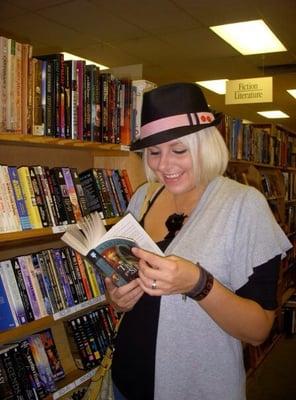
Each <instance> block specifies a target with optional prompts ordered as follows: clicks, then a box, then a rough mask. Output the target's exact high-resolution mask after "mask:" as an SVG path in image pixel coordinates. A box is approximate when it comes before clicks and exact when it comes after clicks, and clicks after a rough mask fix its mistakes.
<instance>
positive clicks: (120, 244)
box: [61, 213, 163, 286]
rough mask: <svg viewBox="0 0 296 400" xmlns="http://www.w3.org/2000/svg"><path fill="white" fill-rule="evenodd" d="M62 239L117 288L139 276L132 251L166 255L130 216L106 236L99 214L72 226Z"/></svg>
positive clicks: (117, 224)
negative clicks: (140, 250)
mask: <svg viewBox="0 0 296 400" xmlns="http://www.w3.org/2000/svg"><path fill="white" fill-rule="evenodd" d="M61 239H62V240H63V241H64V242H65V243H67V244H68V245H69V246H71V247H73V248H74V249H75V250H76V251H77V252H78V253H80V254H82V255H83V256H85V257H86V258H87V259H88V260H89V261H90V262H91V263H92V264H93V265H94V266H96V267H97V268H98V269H99V270H100V271H101V272H102V273H103V275H104V276H108V277H110V278H111V279H112V280H113V282H114V284H116V285H117V286H121V285H124V284H126V283H128V282H130V281H131V280H132V279H134V278H136V277H137V276H138V268H137V265H138V260H137V258H136V257H135V256H134V255H133V254H132V252H131V248H132V247H141V248H143V249H145V250H148V251H152V252H154V253H156V254H160V255H163V253H162V252H161V250H160V249H159V247H158V246H157V245H156V243H155V242H154V241H153V240H152V239H151V237H150V236H149V235H148V234H147V233H146V232H145V230H144V229H143V228H142V226H141V225H140V224H139V223H138V222H137V221H136V219H135V218H134V217H133V216H132V215H131V214H130V213H129V214H127V215H125V216H124V217H123V218H122V219H121V220H120V221H119V222H118V223H116V224H115V225H113V226H112V228H110V229H109V230H108V231H107V232H106V228H105V226H104V223H103V221H102V219H101V218H100V216H99V214H98V213H92V214H90V215H89V216H87V217H85V218H84V219H83V220H82V221H80V222H79V224H77V226H69V227H68V229H67V230H66V232H65V233H64V235H63V236H62V238H61Z"/></svg>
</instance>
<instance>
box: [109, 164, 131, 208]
mask: <svg viewBox="0 0 296 400" xmlns="http://www.w3.org/2000/svg"><path fill="white" fill-rule="evenodd" d="M111 174H112V179H113V182H114V186H115V188H116V193H117V195H118V199H119V201H120V206H121V210H122V215H123V214H124V213H125V211H126V209H127V206H128V199H127V198H126V195H125V191H124V188H123V186H122V182H121V178H120V174H119V171H118V170H116V169H112V171H111Z"/></svg>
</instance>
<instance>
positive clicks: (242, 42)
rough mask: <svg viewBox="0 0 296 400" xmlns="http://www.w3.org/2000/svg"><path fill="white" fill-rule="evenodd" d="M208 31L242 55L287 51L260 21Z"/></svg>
mask: <svg viewBox="0 0 296 400" xmlns="http://www.w3.org/2000/svg"><path fill="white" fill-rule="evenodd" d="M210 29H211V30H212V31H213V32H215V33H216V34H217V35H218V36H220V37H221V38H222V39H223V40H225V41H226V42H227V43H229V44H230V45H231V46H232V47H234V48H235V49H236V50H237V51H239V52H240V53H241V54H243V55H248V54H263V53H276V52H279V51H287V49H286V48H285V46H284V45H283V44H282V43H281V42H280V41H279V39H278V38H277V37H276V36H275V35H274V33H273V32H272V31H271V30H270V29H269V28H268V26H267V25H266V24H265V22H264V21H263V20H262V19H258V20H254V21H245V22H237V23H234V24H226V25H217V26H210Z"/></svg>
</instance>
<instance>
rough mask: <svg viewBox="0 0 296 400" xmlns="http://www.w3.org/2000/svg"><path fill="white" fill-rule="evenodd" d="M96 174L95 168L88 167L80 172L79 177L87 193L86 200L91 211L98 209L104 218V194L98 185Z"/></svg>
mask: <svg viewBox="0 0 296 400" xmlns="http://www.w3.org/2000/svg"><path fill="white" fill-rule="evenodd" d="M95 174H96V172H95V170H94V169H88V170H86V171H83V172H81V173H80V174H79V179H80V182H81V186H82V189H83V192H84V194H85V201H86V205H87V209H88V211H89V213H91V212H93V211H97V212H98V213H99V215H100V216H101V217H102V218H103V217H104V215H103V206H102V199H101V197H102V196H101V192H100V189H99V187H98V185H97V181H96V176H95Z"/></svg>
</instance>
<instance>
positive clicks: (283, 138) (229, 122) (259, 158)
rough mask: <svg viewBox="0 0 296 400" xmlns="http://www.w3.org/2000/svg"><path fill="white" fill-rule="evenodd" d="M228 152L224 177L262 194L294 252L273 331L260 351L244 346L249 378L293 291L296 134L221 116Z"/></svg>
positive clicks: (275, 333)
mask: <svg viewBox="0 0 296 400" xmlns="http://www.w3.org/2000/svg"><path fill="white" fill-rule="evenodd" d="M220 129H221V133H222V135H223V137H224V139H225V141H226V144H227V146H228V148H229V151H230V157H231V159H230V162H229V165H228V169H227V174H228V176H230V177H231V178H233V179H235V180H237V181H239V182H241V183H243V184H247V185H251V186H254V187H256V188H257V189H258V190H259V191H261V192H262V193H263V194H264V195H265V197H266V199H267V201H268V203H269V205H270V208H271V210H272V212H273V214H274V216H275V218H276V220H277V221H278V223H279V224H280V226H281V227H282V229H283V230H284V232H285V233H286V234H287V235H288V237H289V239H290V241H291V242H292V243H293V244H294V247H293V248H292V249H291V250H290V251H289V252H288V254H287V257H286V258H285V259H284V260H283V261H282V264H281V268H280V274H279V280H278V304H279V306H278V309H277V310H276V320H275V324H274V327H273V330H272V332H271V334H270V336H269V338H268V339H267V340H266V342H265V343H263V344H262V345H260V346H257V347H254V346H251V345H246V346H245V348H244V351H245V361H246V366H247V369H248V373H249V374H251V373H252V372H253V371H254V370H255V369H256V368H257V367H258V365H259V364H260V363H261V362H262V361H263V360H264V358H265V357H266V355H267V354H268V353H269V352H270V351H271V350H272V348H273V347H274V346H275V345H276V343H277V342H278V340H280V338H281V336H282V335H283V334H284V331H283V321H282V320H283V311H282V310H283V307H284V305H285V303H286V302H287V300H288V299H289V298H290V297H291V295H292V294H293V293H295V291H296V265H295V260H296V258H295V256H296V254H295V249H296V235H295V232H296V225H295V212H296V202H295V192H294V178H295V177H296V175H295V174H296V168H295V166H296V159H295V157H296V151H295V150H296V133H294V132H291V131H290V130H287V129H285V128H284V127H283V126H279V125H273V124H248V125H243V124H242V122H241V120H238V119H232V118H231V117H229V116H225V119H224V121H223V123H222V126H221V127H220Z"/></svg>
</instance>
